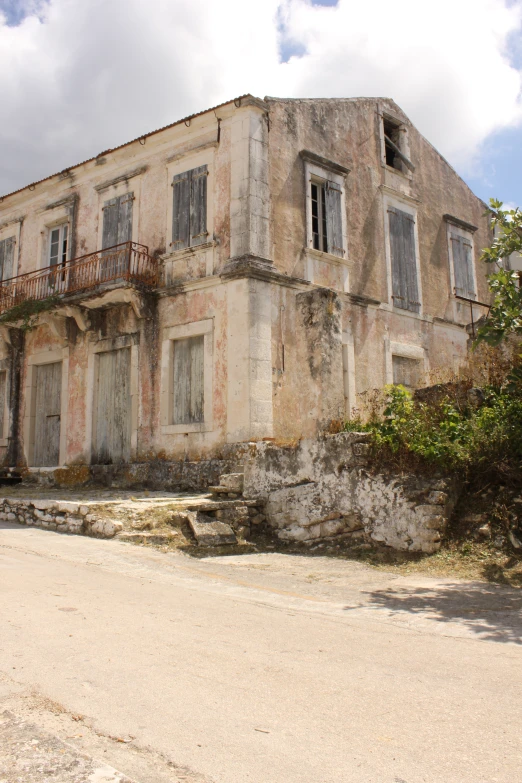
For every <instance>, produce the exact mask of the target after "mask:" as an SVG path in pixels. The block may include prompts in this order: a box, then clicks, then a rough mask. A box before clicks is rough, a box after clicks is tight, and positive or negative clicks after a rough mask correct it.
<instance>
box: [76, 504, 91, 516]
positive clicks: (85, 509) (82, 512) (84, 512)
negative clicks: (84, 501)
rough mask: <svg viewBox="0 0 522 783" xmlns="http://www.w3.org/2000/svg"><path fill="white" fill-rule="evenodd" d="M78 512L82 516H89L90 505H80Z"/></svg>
mask: <svg viewBox="0 0 522 783" xmlns="http://www.w3.org/2000/svg"><path fill="white" fill-rule="evenodd" d="M78 513H79V514H80V515H81V516H82V517H85V516H87V514H88V513H89V506H85V505H82V506H80V507H79V509H78Z"/></svg>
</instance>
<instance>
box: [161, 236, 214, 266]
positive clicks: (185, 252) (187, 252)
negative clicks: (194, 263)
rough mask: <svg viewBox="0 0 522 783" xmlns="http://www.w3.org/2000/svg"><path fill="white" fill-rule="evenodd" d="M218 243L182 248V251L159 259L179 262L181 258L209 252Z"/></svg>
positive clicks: (164, 255) (173, 252) (176, 251)
mask: <svg viewBox="0 0 522 783" xmlns="http://www.w3.org/2000/svg"><path fill="white" fill-rule="evenodd" d="M216 245H217V242H216V241H215V240H213V239H212V240H211V241H210V242H204V243H203V244H202V245H195V246H194V247H182V248H181V249H180V250H171V251H169V252H168V253H164V254H163V255H161V256H160V257H159V260H160V261H177V260H178V259H180V258H187V257H190V256H193V255H195V254H197V253H199V252H200V251H201V250H208V249H209V248H211V247H215V246H216Z"/></svg>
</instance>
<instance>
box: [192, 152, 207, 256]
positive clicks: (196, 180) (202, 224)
mask: <svg viewBox="0 0 522 783" xmlns="http://www.w3.org/2000/svg"><path fill="white" fill-rule="evenodd" d="M189 173H190V180H191V181H190V246H191V247H195V246H196V245H202V244H204V243H205V242H206V241H207V177H208V166H199V167H198V168H197V169H192V171H191V172H189Z"/></svg>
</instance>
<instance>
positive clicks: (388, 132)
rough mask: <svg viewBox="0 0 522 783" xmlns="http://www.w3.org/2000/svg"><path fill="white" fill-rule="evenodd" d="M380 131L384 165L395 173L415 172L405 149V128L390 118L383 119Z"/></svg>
mask: <svg viewBox="0 0 522 783" xmlns="http://www.w3.org/2000/svg"><path fill="white" fill-rule="evenodd" d="M382 129H383V136H384V158H385V161H386V165H387V166H390V167H391V168H392V169H396V170H397V171H402V172H405V171H407V170H408V171H415V166H414V165H413V163H412V162H411V161H410V159H409V156H408V151H407V149H406V128H405V127H404V126H403V125H402V124H401V123H400V122H397V121H396V120H392V119H391V118H390V117H383V119H382Z"/></svg>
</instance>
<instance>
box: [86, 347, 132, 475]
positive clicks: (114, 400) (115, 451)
mask: <svg viewBox="0 0 522 783" xmlns="http://www.w3.org/2000/svg"><path fill="white" fill-rule="evenodd" d="M97 361H98V373H97V376H98V377H97V389H96V400H95V401H96V405H95V420H94V443H93V459H92V461H93V463H94V464H97V465H110V464H113V463H118V462H128V461H129V459H130V443H131V393H130V373H131V349H130V348H120V349H119V350H117V351H104V352H103V353H99V354H98V355H97Z"/></svg>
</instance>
